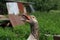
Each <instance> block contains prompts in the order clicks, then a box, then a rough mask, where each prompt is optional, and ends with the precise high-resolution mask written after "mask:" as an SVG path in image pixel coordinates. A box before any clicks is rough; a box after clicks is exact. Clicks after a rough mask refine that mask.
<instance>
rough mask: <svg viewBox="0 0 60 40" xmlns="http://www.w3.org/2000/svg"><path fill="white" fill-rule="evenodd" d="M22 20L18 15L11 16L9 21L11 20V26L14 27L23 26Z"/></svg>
mask: <svg viewBox="0 0 60 40" xmlns="http://www.w3.org/2000/svg"><path fill="white" fill-rule="evenodd" d="M20 18H21V17H19V16H18V15H12V14H9V19H10V21H11V24H12V26H13V27H14V26H17V25H21V24H23V22H22V21H21V20H20Z"/></svg>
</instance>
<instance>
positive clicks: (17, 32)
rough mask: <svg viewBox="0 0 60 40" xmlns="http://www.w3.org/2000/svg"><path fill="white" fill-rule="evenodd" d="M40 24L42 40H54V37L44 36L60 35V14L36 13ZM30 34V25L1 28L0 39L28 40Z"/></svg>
mask: <svg viewBox="0 0 60 40" xmlns="http://www.w3.org/2000/svg"><path fill="white" fill-rule="evenodd" d="M31 14H32V15H35V16H36V18H37V20H38V22H39V29H40V30H39V31H40V40H53V39H52V37H46V36H45V35H44V34H51V35H56V34H60V12H51V11H50V12H35V13H31ZM29 34H30V27H29V24H25V25H20V26H17V27H15V28H14V29H11V28H10V27H6V28H5V29H3V28H1V27H0V39H1V40H5V39H9V40H26V39H27V38H28V36H29Z"/></svg>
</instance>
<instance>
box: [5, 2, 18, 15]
mask: <svg viewBox="0 0 60 40" xmlns="http://www.w3.org/2000/svg"><path fill="white" fill-rule="evenodd" d="M6 5H7V10H8V13H9V14H15V15H18V14H19V9H18V5H17V3H16V2H7V3H6Z"/></svg>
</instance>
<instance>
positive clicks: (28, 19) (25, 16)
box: [23, 15, 31, 22]
mask: <svg viewBox="0 0 60 40" xmlns="http://www.w3.org/2000/svg"><path fill="white" fill-rule="evenodd" d="M23 18H24V19H25V21H26V22H30V18H31V17H30V16H29V15H23Z"/></svg>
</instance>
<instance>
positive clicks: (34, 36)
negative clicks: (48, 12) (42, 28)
mask: <svg viewBox="0 0 60 40" xmlns="http://www.w3.org/2000/svg"><path fill="white" fill-rule="evenodd" d="M23 16H25V21H26V22H28V23H29V24H30V29H31V33H30V35H29V37H28V38H27V40H39V26H38V21H37V19H36V17H35V16H34V15H30V16H26V15H23Z"/></svg>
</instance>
